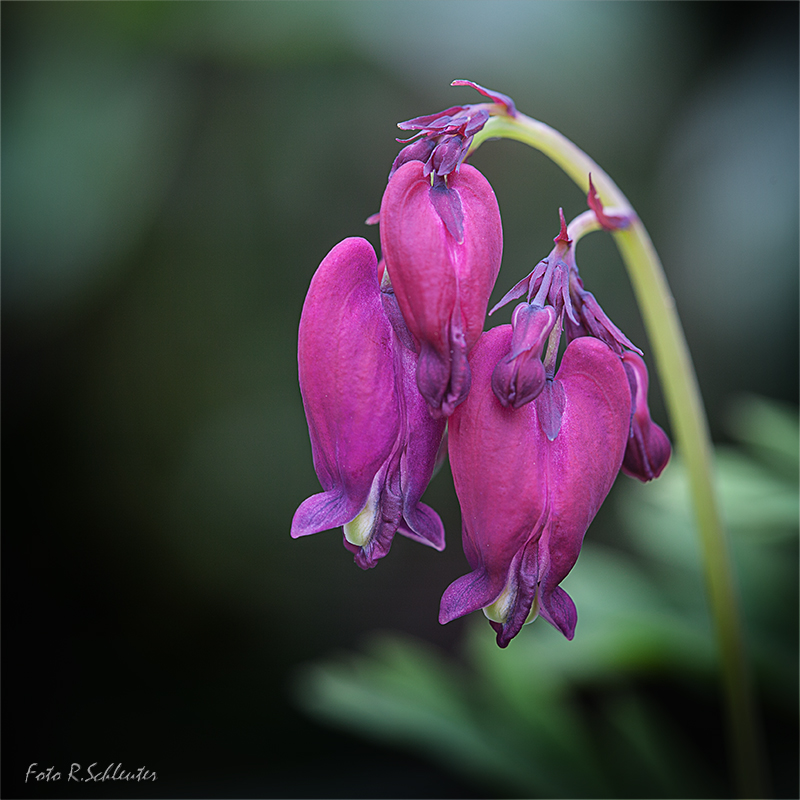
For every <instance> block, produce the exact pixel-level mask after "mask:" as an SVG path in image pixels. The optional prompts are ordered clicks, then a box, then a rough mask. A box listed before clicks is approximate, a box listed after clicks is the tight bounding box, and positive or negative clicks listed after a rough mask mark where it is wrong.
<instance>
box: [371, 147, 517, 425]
mask: <svg viewBox="0 0 800 800" xmlns="http://www.w3.org/2000/svg"><path fill="white" fill-rule="evenodd" d="M443 193H445V194H447V195H448V197H449V198H450V200H447V202H445V200H446V198H444V197H442V194H443ZM443 209H444V211H446V212H447V213H444V216H443ZM451 210H453V214H452V215H451V214H450V211H451ZM455 210H459V213H458V214H456V211H455ZM451 216H452V219H451ZM459 234H460V237H459ZM459 238H461V241H460V242H459V241H458V239H459ZM381 246H382V248H383V256H384V258H385V260H386V268H387V270H388V272H389V275H390V277H391V280H392V286H393V289H394V292H395V294H396V296H397V301H398V304H399V306H400V309H401V311H402V313H403V317H404V318H405V321H406V323H407V324H408V327H409V329H410V331H411V333H412V334H413V336H414V338H415V340H416V342H417V343H418V346H419V348H420V361H419V372H418V383H419V388H420V391H421V392H422V394H423V396H424V397H425V398H426V400H427V401H428V403H429V404H430V406H431V407H432V408H433V409H435V410H436V411H438V412H440V413H443V414H445V415H446V416H447V415H449V413H451V411H452V409H453V408H454V407H455V406H456V405H457V404H458V403H459V402H461V401H462V400H463V398H464V397H465V396H466V393H467V391H468V390H469V384H470V380H469V366H468V364H467V361H466V356H467V354H468V353H469V352H470V350H471V349H472V347H473V346H474V344H475V342H476V341H477V340H478V337H479V336H480V334H481V332H482V331H483V322H484V319H485V316H486V306H487V304H488V301H489V295H490V294H491V292H492V288H493V287H494V282H495V280H496V278H497V273H498V271H499V269H500V259H501V255H502V225H501V221H500V212H499V209H498V207H497V200H496V198H495V196H494V192H493V191H492V188H491V186H490V185H489V183H488V181H487V180H486V179H485V178H484V177H483V176H482V175H481V174H480V172H478V171H477V170H476V169H474V168H473V167H470V166H468V165H465V166H462V168H461V170H460V172H457V173H453V174H451V175H450V176H449V177H448V182H447V186H446V187H444V186H443V185H437V186H436V188H432V186H431V181H430V178H429V177H427V176H426V175H425V174H424V166H423V164H422V163H420V162H418V161H409V162H407V163H406V164H403V165H402V166H401V167H400V168H399V169H398V170H397V171H396V172H395V173H394V174H393V175H392V177H391V179H390V180H389V184H388V186H387V187H386V191H385V193H384V196H383V201H382V203H381Z"/></svg>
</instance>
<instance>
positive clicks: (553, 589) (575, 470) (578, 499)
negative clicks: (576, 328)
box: [439, 325, 631, 647]
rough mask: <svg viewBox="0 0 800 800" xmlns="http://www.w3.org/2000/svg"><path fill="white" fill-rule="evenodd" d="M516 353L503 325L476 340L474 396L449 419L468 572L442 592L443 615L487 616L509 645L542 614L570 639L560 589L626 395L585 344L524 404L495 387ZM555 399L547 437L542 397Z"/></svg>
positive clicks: (614, 372) (620, 372)
mask: <svg viewBox="0 0 800 800" xmlns="http://www.w3.org/2000/svg"><path fill="white" fill-rule="evenodd" d="M511 349H512V329H511V326H510V325H503V326H501V327H499V328H493V329H492V330H490V331H488V332H487V333H485V334H484V335H483V337H482V338H481V340H480V342H479V343H478V344H477V345H476V347H475V349H474V350H473V352H472V356H471V358H470V362H471V365H472V370H473V376H474V380H473V386H472V391H471V392H470V394H469V397H468V398H467V399H466V401H465V402H464V403H463V404H462V405H461V406H459V407H458V408H457V409H456V410H455V412H454V414H453V415H452V417H451V418H450V422H449V442H450V444H449V448H450V464H451V468H452V472H453V480H454V483H455V488H456V492H457V494H458V499H459V502H460V504H461V512H462V524H463V542H464V552H465V555H466V557H467V560H468V562H469V565H470V567H471V568H472V572H471V573H470V574H468V575H465V576H464V577H462V578H459V579H458V580H457V581H455V582H454V583H453V584H451V585H450V587H449V588H448V589H447V591H446V592H445V593H444V596H443V598H442V603H441V610H440V615H439V620H440V622H442V623H446V622H449V621H450V620H453V619H456V618H457V617H460V616H463V615H464V614H469V613H470V612H472V611H476V610H477V609H483V610H484V613H485V614H486V616H487V617H488V618H489V620H490V622H491V624H492V626H493V627H494V629H495V630H496V632H497V643H498V644H499V645H500V646H501V647H505V646H506V645H507V644H508V643H509V641H510V640H511V639H512V638H513V637H514V636H516V635H517V633H519V631H520V629H521V628H522V626H523V625H524V624H525V622H527V621H530V620H531V619H533V618H534V617H535V616H536V615H537V614H541V616H542V617H544V618H545V619H546V620H547V621H548V622H549V623H551V624H552V625H553V626H555V627H556V628H557V629H558V630H560V631H561V632H562V633H563V634H564V635H565V636H566V637H567V638H568V639H571V638H572V637H573V634H574V631H575V624H576V621H577V612H576V610H575V606H574V604H573V602H572V600H571V599H570V597H569V595H568V594H567V593H566V592H565V591H564V590H563V589H561V587H560V586H559V584H560V583H561V581H562V580H563V579H564V578H565V577H566V576H567V574H568V573H569V572H570V570H571V569H572V567H573V566H574V564H575V562H576V560H577V558H578V554H579V552H580V548H581V544H582V542H583V537H584V534H585V533H586V530H587V528H588V527H589V524H590V523H591V521H592V520H593V518H594V516H595V514H596V513H597V511H598V509H599V508H600V506H601V504H602V503H603V501H604V500H605V498H606V495H607V494H608V492H609V490H610V489H611V486H612V484H613V483H614V479H615V477H616V475H617V473H618V472H619V469H620V465H621V464H622V458H623V453H624V452H625V446H626V442H627V440H628V431H629V427H630V409H631V392H630V388H629V383H628V378H627V376H626V374H625V369H624V368H623V364H622V361H621V359H620V358H619V356H618V355H617V354H616V353H615V352H614V351H613V350H612V348H611V347H609V346H608V345H607V344H606V343H604V342H602V341H600V340H599V339H595V338H592V337H581V338H579V339H576V340H575V341H573V342H572V343H570V345H569V346H568V347H567V349H566V351H565V353H564V355H563V358H562V361H561V366H560V368H559V370H558V373H557V374H556V376H555V378H554V379H553V380H548V384H549V383H552V384H554V385H555V386H557V387H558V390H557V392H547V393H546V392H542V393H541V394H540V396H539V397H537V398H536V399H535V400H533V401H531V402H529V403H528V404H526V405H524V406H523V407H522V408H519V409H516V410H514V409H512V408H504V407H503V406H502V405H501V403H500V401H499V400H498V399H497V397H495V394H494V393H493V391H492V387H491V375H492V371H493V370H494V368H495V365H496V364H497V363H498V361H499V360H500V359H501V358H502V357H503V356H505V354H507V353H508V352H509V351H510V350H511ZM551 393H553V394H557V395H558V396H559V397H560V398H561V407H560V427H559V430H558V431H557V433H556V435H555V437H554V438H551V437H550V435H549V431H548V427H549V423H548V422H547V420H546V417H547V416H548V414H550V411H548V410H547V409H546V401H545V397H546V396H547V394H551Z"/></svg>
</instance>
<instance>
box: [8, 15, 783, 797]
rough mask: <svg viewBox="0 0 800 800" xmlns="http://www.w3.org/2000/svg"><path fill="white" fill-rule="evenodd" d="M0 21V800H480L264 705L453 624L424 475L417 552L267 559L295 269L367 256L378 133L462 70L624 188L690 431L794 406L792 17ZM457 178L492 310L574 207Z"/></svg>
mask: <svg viewBox="0 0 800 800" xmlns="http://www.w3.org/2000/svg"><path fill="white" fill-rule="evenodd" d="M0 13H1V14H2V123H3V128H2V133H3V137H2V167H3V172H2V179H3V180H2V189H3V193H2V221H3V240H2V289H3V306H2V311H3V353H2V355H3V362H2V363H3V409H2V410H3V423H4V429H3V494H4V498H3V499H4V504H3V560H2V577H3V611H2V613H3V630H2V636H3V645H4V646H3V676H2V677H3V712H4V715H3V716H4V719H3V775H2V780H3V788H2V793H3V796H4V797H12V796H13V797H59V796H81V795H85V796H97V797H102V796H124V795H127V796H161V797H179V796H203V797H223V796H227V797H236V796H267V797H270V796H271V797H278V796H283V797H337V796H341V797H455V796H474V797H480V796H487V795H492V794H493V790H492V787H491V786H481V785H476V784H473V783H471V782H469V781H466V780H464V779H463V778H462V777H460V776H458V775H457V774H454V773H453V772H450V771H445V770H443V769H440V768H439V767H438V766H436V765H435V764H434V763H433V762H431V761H428V760H427V759H425V758H424V757H421V756H410V755H408V754H406V753H404V752H401V751H399V750H398V751H395V750H393V749H391V748H389V747H388V746H383V745H378V744H370V743H368V742H366V741H364V740H362V739H359V738H356V737H355V736H353V735H351V734H345V733H342V732H338V731H336V730H335V729H332V728H328V727H325V726H323V725H320V724H318V723H316V722H314V721H312V720H311V719H309V718H307V717H306V716H305V715H304V714H303V713H301V712H300V711H299V710H298V709H297V708H296V705H295V702H294V701H293V699H292V696H291V693H290V689H289V687H290V685H291V680H292V676H293V674H294V671H295V669H296V667H297V666H298V665H300V664H303V663H305V662H307V661H309V660H312V659H315V658H319V657H321V656H324V655H326V654H328V653H329V652H331V651H332V650H338V649H342V648H350V647H354V646H357V645H358V644H359V643H360V642H361V641H362V639H363V637H364V636H365V635H367V634H369V633H370V632H372V631H374V630H376V629H390V630H395V631H400V632H405V633H408V634H411V635H413V636H415V637H419V638H421V639H423V640H428V641H430V642H432V643H435V644H436V645H438V646H440V647H443V648H445V649H446V650H450V651H456V650H457V648H458V645H459V642H460V639H461V637H462V635H463V634H464V631H465V630H466V626H467V624H468V621H467V620H459V621H457V622H454V623H451V624H450V625H448V626H446V627H440V626H439V625H438V622H437V612H438V603H439V598H440V596H441V593H442V592H443V590H444V589H445V588H446V586H447V585H448V584H449V583H450V582H451V581H452V580H454V579H455V578H456V577H458V576H459V575H461V574H463V573H464V572H465V571H466V563H465V560H464V557H463V555H462V553H461V548H460V542H459V532H460V521H459V514H458V506H457V503H456V501H455V495H454V493H453V489H452V482H451V479H450V476H449V472H448V470H447V469H444V470H443V471H442V473H441V474H440V475H439V476H437V477H436V478H435V480H434V481H433V483H432V485H431V487H430V489H429V491H428V494H427V495H426V500H427V502H429V503H430V504H431V505H432V506H434V508H436V509H437V510H438V511H439V512H440V514H441V516H442V518H443V520H444V522H445V526H446V528H447V531H448V542H449V545H448V549H447V551H445V553H442V554H437V553H435V552H434V551H431V550H428V549H425V548H421V547H419V546H418V545H415V544H413V543H411V542H409V541H406V540H401V539H399V538H398V540H396V542H395V545H394V547H393V550H392V553H391V554H390V556H389V557H388V558H387V559H386V560H385V561H384V562H383V563H381V564H380V565H379V567H378V568H377V569H375V570H373V571H370V572H361V571H360V570H358V569H357V568H356V567H355V566H354V565H353V564H352V559H351V557H350V556H349V555H348V554H347V553H346V552H345V550H344V549H343V547H342V545H341V536H340V533H338V532H329V533H324V534H320V535H318V536H315V537H310V538H307V539H303V540H300V541H292V540H291V539H290V538H289V526H290V520H291V517H292V514H293V512H294V510H295V508H296V507H297V505H298V504H299V503H300V502H301V501H302V500H303V499H304V498H305V497H307V496H308V495H310V494H312V493H314V492H316V491H318V484H317V481H316V478H315V475H314V471H313V466H312V463H311V453H310V446H309V442H308V435H307V430H306V427H305V420H304V417H303V410H302V405H301V401H300V395H299V391H298V389H297V385H296V360H295V359H296V352H295V348H296V329H297V323H298V320H299V315H300V309H301V306H302V302H303V298H304V295H305V291H306V289H307V287H308V283H309V280H310V278H311V275H312V274H313V271H314V270H315V268H316V266H317V265H318V263H319V261H320V260H321V259H322V257H323V256H324V255H325V253H326V252H327V251H328V250H329V249H330V248H331V247H332V246H333V245H334V244H335V243H336V242H338V241H339V240H341V239H343V238H344V237H346V236H351V235H363V236H366V237H367V238H369V239H370V240H371V241H372V242H373V243H375V244H376V245H377V242H378V237H377V229H376V228H367V227H365V226H364V225H363V220H364V219H366V218H367V217H368V216H369V215H370V214H372V213H374V212H375V211H377V210H378V208H379V205H380V198H381V193H382V191H383V188H384V186H385V182H386V176H387V173H388V170H389V167H390V165H391V162H392V159H393V158H394V156H395V154H396V152H397V150H398V147H399V146H398V144H397V143H396V142H395V137H396V136H397V135H398V134H399V133H400V132H399V131H398V130H397V129H396V127H395V123H396V122H398V121H400V120H404V119H408V118H410V117H413V116H417V115H420V114H424V113H431V112H434V111H437V110H440V109H443V108H446V107H447V106H450V105H454V104H459V103H468V102H476V101H477V100H478V96H477V95H476V94H475V93H474V92H473V91H472V90H470V89H468V88H463V87H462V88H451V87H450V86H449V83H450V81H451V80H453V79H457V78H465V79H470V80H473V81H477V82H478V83H481V84H483V85H485V86H488V87H491V88H493V89H496V90H498V91H501V92H504V93H506V94H508V95H510V96H511V97H513V98H514V100H515V101H516V103H517V106H518V107H519V108H520V109H521V110H522V111H524V112H525V113H528V114H530V115H531V116H534V117H537V118H539V119H542V120H543V121H545V122H547V123H549V124H551V125H553V126H554V127H556V128H558V129H559V130H561V131H562V132H563V133H564V134H565V135H567V136H568V137H569V138H571V139H572V140H573V141H575V142H576V143H577V144H578V145H579V146H581V147H582V148H584V149H585V150H586V151H587V152H588V153H589V154H590V155H591V156H592V157H594V158H595V159H596V160H597V161H598V162H599V163H600V164H601V165H602V166H603V167H604V168H605V169H606V170H607V171H608V172H609V173H610V174H611V175H612V177H613V178H614V179H615V180H616V182H617V183H618V185H619V186H620V187H621V188H622V190H623V191H624V192H625V193H626V194H627V196H628V197H629V198H630V200H631V202H632V203H633V205H634V207H635V208H636V209H637V211H638V212H639V214H640V216H641V217H642V219H643V220H644V222H645V224H646V225H647V227H648V229H649V231H650V233H651V235H652V237H653V240H654V242H655V245H656V247H657V248H658V250H659V252H660V254H661V257H662V260H663V261H664V266H665V269H666V272H667V275H668V278H669V281H670V284H671V286H672V289H673V291H674V294H675V297H676V301H677V305H678V309H679V311H680V313H681V316H682V319H683V322H684V325H685V328H686V332H687V336H688V338H689V342H690V346H691V349H692V352H693V356H694V359H695V363H696V366H697V369H698V373H699V378H700V383H701V387H702V391H703V394H704V397H705V400H706V403H707V406H708V410H709V415H710V421H711V425H712V429H713V432H714V435H715V437H717V438H718V439H724V437H725V432H724V427H723V425H722V424H721V419H722V416H723V414H724V412H725V409H726V408H727V405H728V403H729V402H730V400H731V399H732V398H734V397H736V396H737V395H738V394H739V393H740V392H742V391H748V392H753V393H757V394H760V395H763V396H766V397H769V398H773V399H777V400H781V401H784V402H788V403H796V402H797V384H798V370H797V362H798V322H797V290H798V43H797V39H798V6H797V4H795V3H754V4H750V3H733V4H726V3H711V4H706V3H672V2H670V3H662V2H646V3H639V2H623V3H616V2H603V3H595V2H590V3H584V2H571V3H562V2H505V1H504V0H492V2H488V1H487V2H482V1H478V2H471V1H470V2H445V1H444V0H442V1H441V2H428V1H427V0H421V1H420V2H404V1H400V2H373V1H372V0H365V1H364V2H349V1H348V2H337V1H336V0H334V1H332V2H324V3H320V2H264V3H262V2H246V3H240V2H229V3H221V2H203V3H194V2H185V3H167V2H164V3H158V2H147V3H141V2H126V3H47V2H42V3H38V2H37V3H9V2H6V3H3V4H2V7H1V8H0ZM472 163H473V164H474V165H475V166H477V167H478V168H479V169H481V170H482V171H483V172H484V174H486V176H487V177H488V178H489V179H490V181H491V182H492V184H493V186H494V188H495V191H496V194H497V197H498V200H499V203H500V209H501V212H502V214H503V220H504V231H505V252H504V260H503V264H504V266H503V269H502V271H501V274H500V279H499V281H498V285H497V288H496V290H495V295H494V299H498V298H499V297H500V296H502V294H504V293H505V291H506V290H507V289H508V288H509V287H510V286H512V285H513V284H514V283H515V282H516V281H517V280H519V279H520V278H521V277H523V276H524V275H525V274H526V273H527V272H529V271H530V269H531V268H532V266H533V265H534V264H535V262H536V261H538V260H539V259H540V258H542V257H544V256H545V255H546V254H547V252H548V251H549V249H550V246H551V241H552V238H553V236H554V235H555V234H556V233H557V230H558V229H557V220H558V217H557V213H558V208H559V206H563V208H564V211H565V214H566V215H567V218H568V219H569V218H570V217H571V216H574V215H576V214H577V213H579V212H580V211H582V210H583V209H584V208H585V201H584V198H583V197H582V196H581V195H580V193H579V192H578V190H577V189H576V188H575V187H574V186H573V185H572V183H571V182H570V181H569V180H568V179H567V178H566V177H564V176H562V175H561V174H560V173H559V172H558V170H557V169H556V168H555V167H554V166H552V165H551V164H550V163H549V162H547V161H546V159H544V158H543V157H542V156H540V155H539V154H537V153H534V152H533V151H531V150H528V149H526V148H524V147H523V146H522V145H519V144H517V143H512V142H506V141H504V142H499V143H489V144H487V145H484V147H482V148H481V150H480V151H479V152H478V153H477V154H476V156H475V157H474V159H473V160H472ZM579 259H580V265H581V271H582V275H583V278H584V281H585V283H586V286H587V288H589V289H590V290H591V291H592V292H593V293H594V294H595V295H596V296H597V298H598V300H599V301H600V302H601V304H602V305H603V307H604V308H605V310H606V312H607V313H608V314H609V316H610V317H611V318H612V319H613V320H614V321H615V322H616V323H617V324H618V325H619V326H620V327H621V328H622V329H623V330H624V331H625V332H626V333H627V334H628V336H629V337H630V338H631V339H632V340H633V341H634V342H636V343H638V344H639V345H641V346H642V347H643V349H645V351H646V352H647V350H648V347H647V342H646V338H645V336H644V333H643V329H642V325H641V322H640V319H639V316H638V312H637V310H636V308H635V305H634V303H633V299H632V294H631V291H630V289H629V286H628V283H627V279H626V277H625V274H624V270H623V268H622V266H621V263H620V261H619V258H618V256H617V254H616V252H615V250H614V247H613V243H612V242H611V241H610V240H607V239H606V238H603V237H602V236H600V235H599V234H598V235H596V236H594V237H589V238H588V239H587V240H586V242H585V243H582V244H581V248H580V253H579ZM509 313H510V312H509V311H508V309H506V310H504V312H503V313H501V314H499V315H498V316H499V317H500V320H499V321H500V322H505V321H507V319H508V314H509ZM321 357H323V358H324V354H321ZM650 364H651V367H652V360H650ZM652 391H653V397H652V402H651V405H652V408H653V410H654V415H655V416H656V418H657V419H658V421H659V422H661V423H662V424H663V425H665V426H666V425H667V421H666V418H665V414H664V410H663V405H662V404H661V400H660V395H659V390H658V386H657V381H656V380H655V379H654V380H653V389H652ZM615 526H616V522H615V520H614V518H613V515H612V514H611V513H610V512H609V513H607V514H601V517H600V519H598V522H597V524H596V525H595V526H593V528H592V529H591V530H590V532H589V537H590V538H591V537H596V538H597V539H598V540H601V541H606V542H609V543H611V544H612V545H613V544H614V537H615V530H616V528H615ZM579 613H580V608H579ZM539 624H543V623H539ZM523 635H524V634H523ZM578 636H580V627H579V629H578ZM704 730H705V729H704ZM715 748H716V749H714V752H713V753H712V756H713V757H719V754H718V753H717V750H719V749H720V748H721V745H715ZM32 762H37V763H38V764H39V765H40V767H46V766H49V765H51V764H52V765H55V766H56V767H57V768H58V769H67V770H68V768H69V764H70V763H72V762H78V763H81V764H83V765H84V766H85V765H88V764H90V763H92V762H98V763H100V764H103V765H105V764H108V763H111V762H123V763H124V765H125V766H126V767H129V768H135V767H138V766H141V765H145V766H147V767H148V768H149V769H151V770H155V771H156V772H157V774H158V782H157V783H156V784H153V785H146V784H135V785H130V786H129V785H125V784H98V785H97V786H92V787H87V786H85V785H78V784H72V785H70V784H67V783H66V782H65V781H63V780H62V781H61V782H60V783H58V784H54V785H46V784H36V785H33V784H31V783H28V784H27V785H26V784H25V783H24V776H25V772H26V770H27V768H28V765H29V764H31V763H32ZM496 791H499V790H496Z"/></svg>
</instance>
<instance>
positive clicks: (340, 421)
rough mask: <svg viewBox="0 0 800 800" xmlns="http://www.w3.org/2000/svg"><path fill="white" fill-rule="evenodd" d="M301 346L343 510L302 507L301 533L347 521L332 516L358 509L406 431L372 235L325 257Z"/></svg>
mask: <svg viewBox="0 0 800 800" xmlns="http://www.w3.org/2000/svg"><path fill="white" fill-rule="evenodd" d="M297 352H298V370H299V378H300V392H301V394H302V396H303V407H304V408H305V412H306V419H307V421H308V429H309V434H310V437H311V450H312V453H313V457H314V467H315V469H316V471H317V476H318V477H319V480H320V483H321V484H322V488H323V489H325V491H326V493H332V494H331V498H330V500H329V501H328V504H329V505H330V507H331V508H340V509H342V511H341V513H339V514H333V515H332V516H330V517H329V516H326V515H321V514H320V509H322V507H323V506H322V505H321V504H318V507H316V513H308V512H310V510H311V509H310V508H308V507H307V508H306V509H305V510H304V513H303V514H300V511H301V510H303V506H301V508H300V509H298V514H300V515H299V516H298V515H297V514H296V515H295V519H294V520H293V523H292V536H293V537H297V536H304V535H307V534H309V533H317V532H319V531H322V530H326V529H327V528H329V527H336V526H338V525H339V524H342V523H341V522H333V524H330V523H331V521H334V520H337V519H339V517H340V516H341V514H342V513H345V512H344V509H345V508H347V509H352V508H353V507H354V506H357V508H356V512H355V513H356V514H358V512H359V511H360V510H361V509H362V508H363V507H364V504H365V503H366V500H367V496H368V494H369V490H370V487H371V485H372V481H373V479H374V477H375V475H376V474H377V472H378V470H379V469H380V468H381V466H382V464H383V463H384V462H385V461H386V459H387V458H388V457H389V454H390V453H391V451H392V449H393V448H394V446H395V443H396V441H397V437H398V433H399V430H400V406H399V402H398V398H397V395H396V392H395V390H394V381H395V378H394V366H393V355H392V330H391V325H390V324H389V322H388V320H387V318H386V316H385V314H384V313H383V308H382V303H381V298H380V289H379V286H378V277H377V259H376V257H375V252H374V250H373V249H372V246H371V245H370V244H369V242H367V241H366V240H365V239H360V238H350V239H345V240H344V241H343V242H340V243H339V244H338V245H336V247H334V248H333V249H332V250H331V252H330V253H329V254H328V255H327V256H326V257H325V259H324V260H323V261H322V263H321V264H320V266H319V268H318V269H317V271H316V273H315V274H314V277H313V278H312V280H311V285H310V287H309V290H308V294H307V296H306V300H305V303H304V305H303V312H302V315H301V318H300V328H299V333H298V347H297ZM354 387H358V391H354ZM376 419H377V420H380V424H375V420H376ZM345 498H346V499H345ZM354 516H355V515H354ZM351 519H352V517H351ZM345 521H349V520H345ZM320 526H322V527H320Z"/></svg>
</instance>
